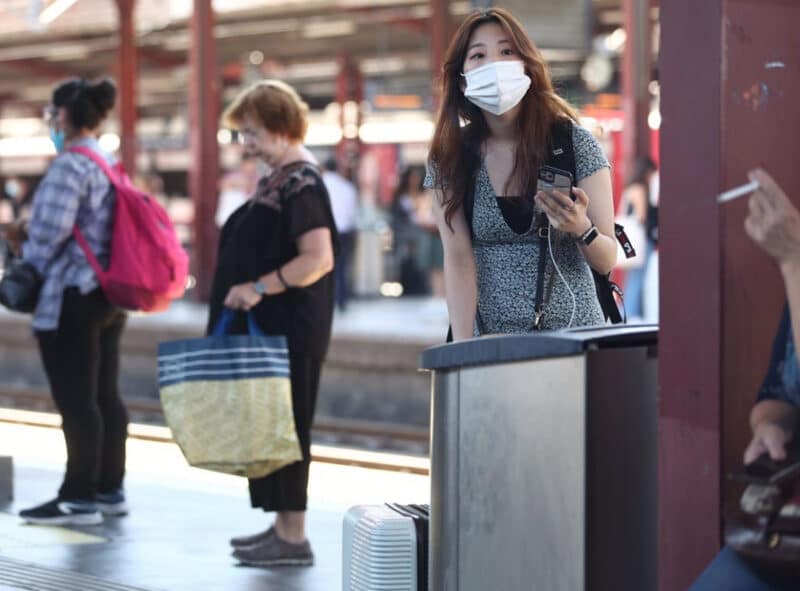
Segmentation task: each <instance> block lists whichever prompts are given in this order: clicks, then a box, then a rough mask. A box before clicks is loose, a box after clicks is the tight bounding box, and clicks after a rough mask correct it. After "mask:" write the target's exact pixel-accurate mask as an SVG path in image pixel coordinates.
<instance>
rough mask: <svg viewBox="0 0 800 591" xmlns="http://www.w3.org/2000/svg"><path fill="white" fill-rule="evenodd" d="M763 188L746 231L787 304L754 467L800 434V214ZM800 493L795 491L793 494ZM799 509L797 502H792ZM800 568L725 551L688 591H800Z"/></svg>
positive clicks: (763, 392)
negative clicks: (776, 276) (773, 271)
mask: <svg viewBox="0 0 800 591" xmlns="http://www.w3.org/2000/svg"><path fill="white" fill-rule="evenodd" d="M749 176H750V180H755V181H758V183H759V186H760V188H759V189H758V190H757V191H756V192H755V193H754V194H753V195H752V197H750V202H749V214H748V216H747V219H746V220H745V224H744V228H745V232H746V233H747V234H748V236H750V238H751V239H752V240H753V242H755V243H756V245H758V246H759V247H760V248H761V249H762V250H763V251H764V252H765V253H766V254H767V255H768V256H769V257H770V258H771V259H772V260H773V261H775V263H777V265H778V268H779V270H780V272H781V275H782V278H783V283H784V288H785V290H786V301H787V306H786V307H785V309H784V312H783V315H782V319H781V323H780V326H779V328H778V331H777V334H776V335H775V340H774V343H773V347H772V358H771V360H770V364H769V368H768V369H767V373H766V376H765V377H764V381H763V383H762V385H761V388H760V390H759V392H758V401H757V402H756V404H755V405H754V406H753V409H752V410H751V411H750V428H751V430H752V439H751V441H750V444H749V445H748V446H747V449H745V452H744V463H745V464H751V463H753V462H755V461H756V460H758V459H759V457H760V456H762V455H763V454H768V455H769V457H770V458H771V459H772V460H773V461H775V462H782V461H785V460H786V459H787V449H786V448H787V445H788V444H789V443H790V442H792V441H793V440H794V439H795V438H796V437H797V436H798V433H800V359H798V353H797V352H798V351H800V343H799V342H798V341H797V338H796V335H798V334H800V211H798V210H797V208H796V207H795V206H794V205H793V204H792V202H791V201H790V200H789V198H788V197H787V196H786V194H785V193H784V191H783V190H782V189H781V188H780V187H779V186H778V185H777V184H776V183H775V181H774V180H773V179H772V177H771V176H769V175H768V174H767V173H766V172H764V171H763V170H755V171H752V172H751V173H750V175H749ZM797 494H800V490H797V489H795V495H797ZM792 502H793V503H794V504H795V506H797V502H798V498H797V497H795V499H793V500H792ZM797 589H800V564H798V565H796V566H795V568H793V569H791V568H786V567H783V568H780V567H769V566H766V565H764V564H760V565H759V564H755V563H751V562H748V561H747V560H746V559H744V558H742V557H741V556H739V555H738V554H736V553H735V552H734V551H733V550H732V549H731V548H729V547H727V546H726V547H725V548H723V549H722V551H721V552H720V553H719V554H718V555H717V557H716V558H715V559H714V560H713V561H712V562H711V564H710V565H709V566H708V567H707V568H706V570H705V571H704V572H703V573H702V575H701V576H700V577H699V578H698V580H697V581H695V582H694V584H693V585H692V586H691V587H690V588H689V591H723V590H724V591H796V590H797Z"/></svg>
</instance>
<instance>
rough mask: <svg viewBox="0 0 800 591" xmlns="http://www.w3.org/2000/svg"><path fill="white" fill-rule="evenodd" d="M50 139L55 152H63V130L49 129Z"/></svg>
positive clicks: (64, 139)
mask: <svg viewBox="0 0 800 591" xmlns="http://www.w3.org/2000/svg"><path fill="white" fill-rule="evenodd" d="M50 139H51V140H52V141H53V145H54V146H55V147H56V152H58V153H59V154H60V153H61V152H63V151H64V142H65V141H66V138H65V137H64V130H62V129H53V128H52V127H51V128H50Z"/></svg>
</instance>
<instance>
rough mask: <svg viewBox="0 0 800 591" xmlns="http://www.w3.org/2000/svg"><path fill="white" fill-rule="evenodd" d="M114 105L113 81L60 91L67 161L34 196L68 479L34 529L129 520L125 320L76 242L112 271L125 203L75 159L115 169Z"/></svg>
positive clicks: (39, 331) (56, 104)
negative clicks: (110, 142)
mask: <svg viewBox="0 0 800 591" xmlns="http://www.w3.org/2000/svg"><path fill="white" fill-rule="evenodd" d="M115 97H116V89H115V87H114V84H113V83H112V82H111V81H109V80H101V81H99V82H89V81H86V80H83V79H73V80H69V81H67V82H64V83H62V84H60V85H58V86H57V87H56V88H55V90H54V91H53V99H52V103H51V105H50V106H49V107H48V108H47V111H46V115H47V118H48V122H49V125H50V137H51V138H52V140H53V144H54V145H55V147H56V151H57V152H58V155H57V156H56V158H55V159H54V160H53V162H52V163H51V164H50V167H49V168H48V170H47V172H46V174H45V175H44V178H43V179H42V181H41V182H40V183H39V186H38V188H37V189H36V193H35V194H34V196H33V209H32V211H31V217H30V221H29V223H28V228H27V238H26V240H25V242H24V243H23V244H22V258H23V259H24V260H25V261H27V262H28V263H30V264H32V265H33V266H34V267H36V269H37V270H38V271H39V273H40V275H41V276H42V278H43V285H42V289H41V292H40V295H39V301H38V304H37V306H36V309H35V311H34V314H33V329H34V332H35V335H36V338H37V340H38V342H39V351H40V354H41V357H42V363H43V365H44V369H45V373H46V374H47V379H48V381H49V383H50V390H51V393H52V396H53V400H54V402H55V404H56V407H57V408H58V410H59V413H60V414H61V419H62V429H63V431H64V438H65V440H66V445H67V469H66V474H65V475H64V480H63V483H62V485H61V488H60V489H59V491H58V495H57V496H56V498H55V499H53V500H51V501H49V502H46V503H44V504H42V505H39V506H36V507H33V508H31V509H26V510H24V511H22V512H20V515H21V516H22V518H23V519H24V520H25V521H27V522H29V523H35V524H73V525H92V524H96V523H100V522H101V521H102V519H103V517H102V514H114V515H120V514H124V513H125V512H126V511H127V508H126V506H125V497H124V495H123V492H122V480H123V474H124V471H125V442H126V439H127V424H128V415H127V412H126V410H125V407H124V405H123V403H122V400H121V399H120V396H119V390H118V388H117V377H118V368H119V353H120V351H119V342H120V338H121V336H122V330H123V327H124V325H125V314H124V313H123V312H121V311H120V310H119V309H117V308H115V307H113V306H112V305H111V304H109V303H108V301H106V299H105V297H104V296H103V292H102V291H101V290H100V287H99V283H98V281H97V277H96V276H95V274H94V272H93V271H92V268H91V267H90V266H89V263H88V262H87V260H86V257H85V256H84V254H83V251H82V250H81V248H80V246H79V245H78V244H77V242H76V241H75V239H74V238H73V235H72V232H73V228H74V227H75V226H77V227H78V228H79V229H80V230H81V232H82V234H83V236H84V237H85V238H86V241H87V242H88V243H89V246H90V247H91V248H92V250H93V251H94V252H95V254H96V255H97V258H98V259H99V260H100V261H101V263H103V264H105V263H106V262H107V261H108V256H109V245H110V241H111V230H112V213H113V209H114V202H115V199H116V194H115V192H114V189H113V187H112V186H111V184H110V183H109V181H108V179H107V178H106V176H105V174H104V173H103V171H102V170H101V169H100V168H99V167H98V166H97V165H96V164H95V163H94V162H93V161H92V160H90V159H89V158H87V157H86V156H84V155H82V154H77V153H74V152H70V151H69V148H72V147H74V146H76V147H77V146H80V147H85V148H89V149H90V150H92V151H94V152H97V153H98V154H100V155H102V156H103V157H104V158H106V160H108V161H109V162H112V161H113V158H112V157H111V156H110V155H109V154H107V153H106V152H105V151H104V150H103V149H102V148H101V147H100V144H99V142H98V134H99V132H100V126H101V124H102V122H103V120H104V119H105V118H106V115H107V114H108V112H109V111H110V110H111V108H112V107H113V106H114V101H115Z"/></svg>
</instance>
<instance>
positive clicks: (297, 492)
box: [208, 80, 337, 567]
mask: <svg viewBox="0 0 800 591" xmlns="http://www.w3.org/2000/svg"><path fill="white" fill-rule="evenodd" d="M224 118H225V122H226V124H227V125H228V126H230V127H232V128H233V129H236V130H238V131H239V133H241V134H242V136H243V138H244V143H245V147H246V149H247V150H248V151H249V152H250V153H251V154H254V155H255V156H256V157H258V158H259V159H261V160H263V161H264V162H265V163H266V164H267V165H268V166H269V168H270V171H271V172H270V174H269V175H268V176H266V177H264V178H262V179H261V180H260V181H259V182H258V186H257V188H256V190H255V193H254V195H253V197H252V199H250V200H249V201H248V202H247V203H245V204H243V205H242V206H240V207H239V209H237V210H236V211H235V212H233V214H231V216H230V217H229V218H228V221H227V222H225V226H224V227H223V228H222V232H221V233H220V240H219V251H218V257H217V268H216V271H215V274H214V282H213V285H212V293H211V301H210V310H209V319H208V331H209V333H210V332H211V331H212V330H213V327H214V326H216V324H217V321H218V319H219V317H220V314H221V313H222V310H223V308H224V307H227V308H231V309H234V310H240V311H242V312H252V314H253V315H254V319H255V321H256V322H257V323H258V325H259V327H260V328H261V329H262V330H263V331H264V333H266V334H269V335H286V337H287V339H288V344H289V364H290V379H291V387H292V408H293V410H294V419H295V427H296V430H297V436H298V439H299V440H300V447H301V449H302V452H303V460H302V461H300V462H295V463H294V464H290V465H289V466H286V467H284V468H281V469H280V470H278V471H277V472H273V473H272V474H269V475H267V476H265V477H263V478H252V479H250V480H249V487H250V502H251V505H252V506H253V507H254V508H258V509H261V510H263V511H267V512H275V513H276V518H275V521H274V523H273V524H272V526H271V527H269V528H267V529H266V530H264V531H262V532H259V533H257V534H255V535H248V536H243V537H237V538H233V539H232V540H231V541H230V542H231V545H232V546H233V547H234V551H233V555H234V557H235V558H236V559H237V560H239V562H240V563H241V564H244V565H248V566H263V567H271V566H281V565H286V566H303V565H310V564H313V562H314V555H313V552H312V550H311V545H310V543H309V541H308V539H307V537H306V522H305V516H306V507H307V502H308V492H307V489H308V470H309V465H310V462H311V449H310V447H311V424H312V422H313V419H314V409H315V406H316V401H317V392H318V389H319V377H320V372H321V370H322V363H323V361H324V359H325V355H326V353H327V350H328V343H329V342H330V337H331V324H332V321H333V294H334V280H333V273H332V271H333V267H334V253H335V250H336V249H335V247H334V245H335V244H336V242H337V235H336V225H335V222H334V220H333V214H332V212H331V206H330V201H329V199H328V192H327V190H326V189H325V184H324V183H323V181H322V175H321V172H320V170H319V167H318V166H317V163H316V160H315V159H314V156H313V155H312V154H311V152H310V151H309V150H308V149H307V148H306V147H305V146H304V145H303V143H302V142H303V138H304V137H305V134H306V129H307V128H308V105H306V103H305V102H303V101H302V100H301V99H300V97H299V96H298V95H297V93H296V92H295V90H294V89H293V88H291V87H290V86H289V85H287V84H284V83H283V82H280V81H277V80H264V81H261V82H258V83H256V84H254V85H253V86H251V87H249V88H248V89H246V90H245V91H243V92H242V93H241V94H240V95H239V96H238V97H237V98H236V100H234V102H233V103H232V104H231V105H230V106H229V107H228V109H227V110H226V112H225V116H224ZM232 328H233V331H234V332H235V333H239V334H246V333H247V314H244V313H242V314H237V319H236V322H234V326H233V327H232Z"/></svg>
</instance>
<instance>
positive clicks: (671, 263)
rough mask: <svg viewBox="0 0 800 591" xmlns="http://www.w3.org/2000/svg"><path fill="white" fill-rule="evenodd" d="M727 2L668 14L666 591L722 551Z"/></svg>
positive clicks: (662, 480) (663, 356) (663, 371)
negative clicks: (721, 200)
mask: <svg viewBox="0 0 800 591" xmlns="http://www.w3.org/2000/svg"><path fill="white" fill-rule="evenodd" d="M724 1H725V0H707V1H704V2H700V3H698V2H696V1H695V0H670V1H669V2H662V5H661V34H662V42H661V55H660V62H661V71H660V74H661V112H662V114H663V122H664V123H663V124H662V126H661V192H660V195H661V196H660V209H659V212H660V213H659V217H660V219H659V223H660V232H659V234H660V240H659V253H660V255H659V257H660V261H659V264H660V275H661V277H660V279H661V280H660V289H661V293H660V299H659V303H660V308H661V310H660V313H659V321H660V325H661V328H660V336H659V341H660V342H659V387H660V392H659V418H658V434H659V438H658V447H659V466H658V472H659V483H658V506H659V532H658V544H659V552H658V579H659V585H658V589H659V591H685V590H686V589H687V588H688V587H689V585H690V584H691V581H692V579H693V578H694V577H696V576H697V575H698V574H699V573H700V572H701V570H702V568H703V566H704V565H705V564H706V563H707V562H708V561H709V560H710V559H711V557H712V556H713V555H714V553H715V552H716V551H717V550H718V549H719V534H720V377H721V376H720V371H721V367H720V366H721V355H720V343H721V341H722V325H721V321H720V292H721V287H722V286H721V282H720V275H721V261H720V246H719V240H720V227H719V226H720V219H719V208H718V206H717V204H716V203H715V200H714V196H715V195H717V194H719V192H720V188H721V185H722V179H721V178H720V175H721V170H722V162H721V160H722V145H721V117H720V110H721V103H720V99H721V82H720V67H721V63H722V51H721V48H722V39H721V31H722V26H721V22H722V5H723V2H724ZM701 171H702V172H701ZM743 428H746V426H743Z"/></svg>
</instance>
